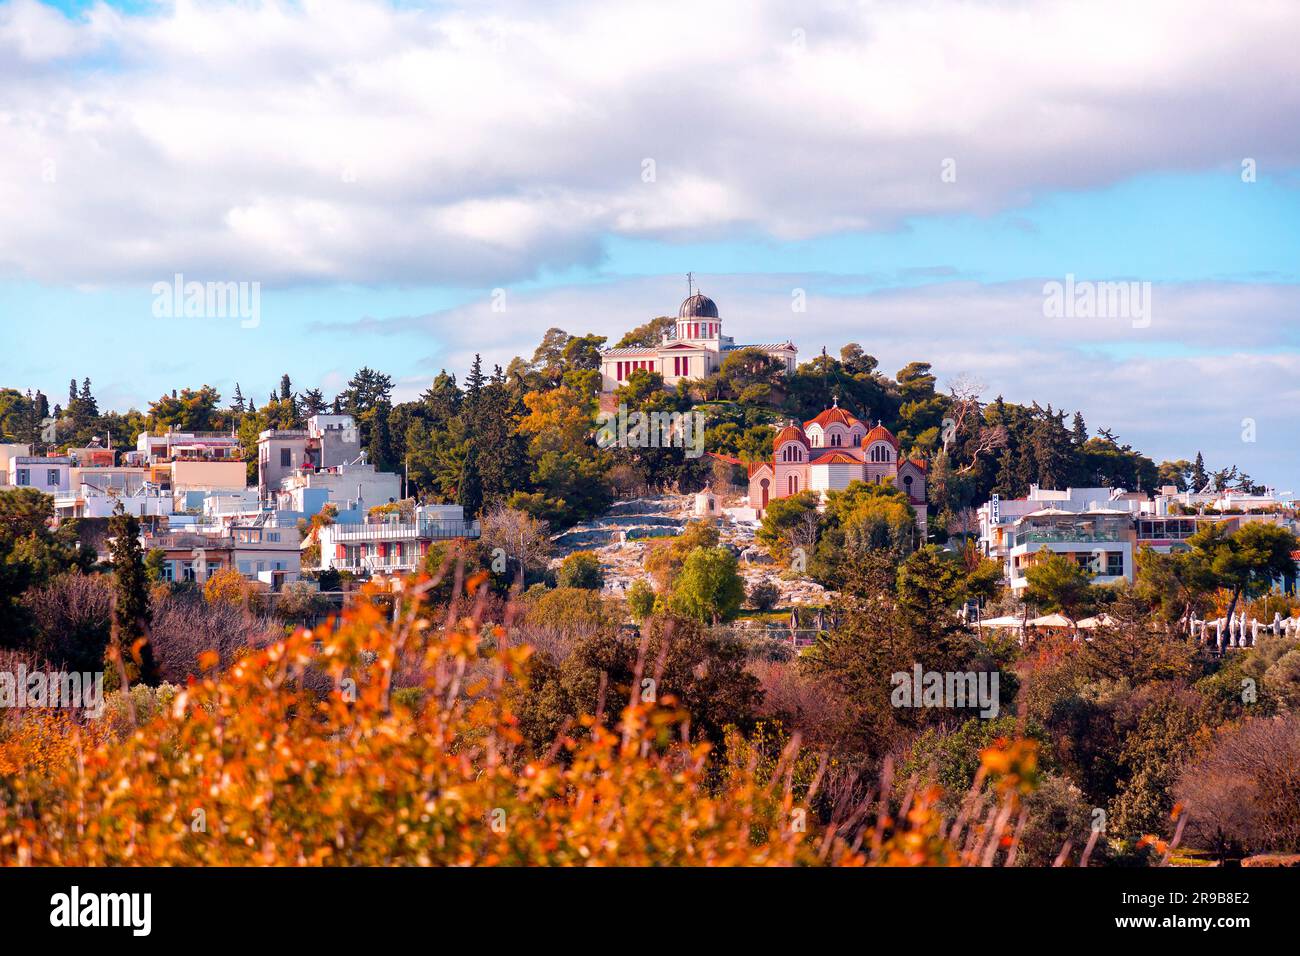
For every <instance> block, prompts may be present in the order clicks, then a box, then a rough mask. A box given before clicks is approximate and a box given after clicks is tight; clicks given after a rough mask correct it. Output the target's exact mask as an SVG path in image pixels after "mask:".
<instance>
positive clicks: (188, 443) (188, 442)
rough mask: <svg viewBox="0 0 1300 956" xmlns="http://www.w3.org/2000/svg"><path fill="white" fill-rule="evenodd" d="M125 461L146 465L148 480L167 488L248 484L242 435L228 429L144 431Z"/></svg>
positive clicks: (232, 487) (191, 488) (223, 486)
mask: <svg viewBox="0 0 1300 956" xmlns="http://www.w3.org/2000/svg"><path fill="white" fill-rule="evenodd" d="M123 463H124V464H127V465H132V466H135V467H143V468H146V469H147V470H148V471H147V474H148V480H149V481H150V482H152V483H153V484H156V485H158V486H159V487H160V488H162V489H164V490H166V491H172V492H180V491H191V490H206V489H238V488H243V487H245V486H246V485H247V484H248V468H247V465H245V463H244V461H243V449H242V448H241V447H240V444H239V438H238V437H236V436H235V435H232V434H229V433H227V432H178V431H168V432H167V433H165V434H162V435H150V434H147V433H146V434H141V435H140V436H139V437H138V438H137V439H136V447H135V451H133V452H128V453H127V454H126V455H124V456H123Z"/></svg>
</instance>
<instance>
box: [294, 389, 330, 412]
mask: <svg viewBox="0 0 1300 956" xmlns="http://www.w3.org/2000/svg"><path fill="white" fill-rule="evenodd" d="M298 401H299V404H300V406H301V407H302V413H303V415H307V416H311V415H321V414H323V413H324V412H325V408H326V405H325V396H324V395H322V394H321V390H320V389H319V388H309V389H307V390H306V391H304V392H303V393H302V398H300V399H299V400H298Z"/></svg>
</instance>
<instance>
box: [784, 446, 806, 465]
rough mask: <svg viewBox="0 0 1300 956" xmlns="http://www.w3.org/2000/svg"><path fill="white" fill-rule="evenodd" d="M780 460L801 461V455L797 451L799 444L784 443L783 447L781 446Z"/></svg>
mask: <svg viewBox="0 0 1300 956" xmlns="http://www.w3.org/2000/svg"><path fill="white" fill-rule="evenodd" d="M781 460H782V461H803V455H802V454H801V453H800V451H799V446H798V445H796V444H789V445H786V446H785V447H784V448H782V449H781Z"/></svg>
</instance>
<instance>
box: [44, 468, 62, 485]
mask: <svg viewBox="0 0 1300 956" xmlns="http://www.w3.org/2000/svg"><path fill="white" fill-rule="evenodd" d="M45 483H46V484H47V485H49V486H50V487H51V488H53V487H54V486H56V485H57V484H58V483H59V469H57V468H48V469H46V471H45Z"/></svg>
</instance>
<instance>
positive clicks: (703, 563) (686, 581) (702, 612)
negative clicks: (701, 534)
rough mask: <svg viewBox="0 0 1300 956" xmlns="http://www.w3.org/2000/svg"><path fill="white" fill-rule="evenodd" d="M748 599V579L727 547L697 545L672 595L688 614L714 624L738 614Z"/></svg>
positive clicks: (678, 608)
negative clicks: (746, 581) (741, 575)
mask: <svg viewBox="0 0 1300 956" xmlns="http://www.w3.org/2000/svg"><path fill="white" fill-rule="evenodd" d="M744 601H745V582H744V580H743V579H742V578H741V577H740V572H739V571H738V570H737V566H736V556H735V555H734V554H732V553H731V552H730V551H728V550H727V549H726V548H697V549H696V550H694V551H692V552H691V553H690V554H689V555H687V557H686V563H685V565H684V566H683V567H682V573H681V575H680V576H679V577H678V578H677V582H676V583H675V584H674V586H673V591H672V597H671V599H670V603H671V605H672V607H673V608H674V610H676V611H677V612H678V613H680V614H681V615H683V616H684V617H689V618H691V619H693V620H696V621H700V622H701V623H713V624H716V623H718V622H719V621H729V620H731V619H732V618H734V617H735V616H736V613H737V612H738V611H739V610H740V605H741V604H743V603H744Z"/></svg>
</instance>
